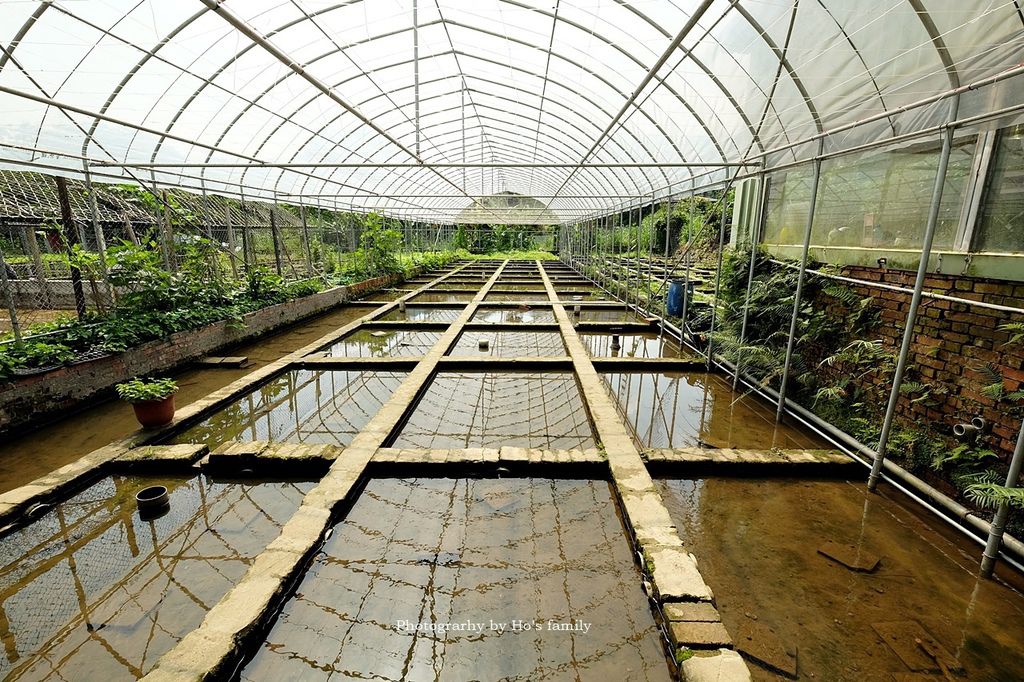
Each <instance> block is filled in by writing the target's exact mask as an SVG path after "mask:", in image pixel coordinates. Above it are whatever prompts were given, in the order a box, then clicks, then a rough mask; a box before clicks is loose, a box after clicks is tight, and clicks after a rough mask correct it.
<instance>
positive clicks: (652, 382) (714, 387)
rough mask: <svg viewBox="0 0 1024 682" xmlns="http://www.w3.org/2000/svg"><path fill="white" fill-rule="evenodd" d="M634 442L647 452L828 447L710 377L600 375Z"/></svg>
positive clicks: (753, 398) (724, 381)
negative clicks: (780, 422)
mask: <svg viewBox="0 0 1024 682" xmlns="http://www.w3.org/2000/svg"><path fill="white" fill-rule="evenodd" d="M602 378H603V379H604V380H605V383H606V384H607V385H608V387H609V389H610V391H611V393H612V396H613V397H614V398H615V400H616V402H617V404H618V407H619V410H620V412H621V413H622V415H623V417H624V418H625V419H626V421H627V422H628V423H629V425H630V427H631V428H632V429H633V431H634V435H635V437H636V439H637V441H638V442H639V443H640V445H641V446H643V447H649V448H685V447H702V446H703V447H715V448H746V449H756V450H767V449H770V448H783V449H792V448H807V449H819V448H828V447H829V445H828V443H827V442H825V441H824V440H822V439H820V438H818V437H817V436H815V435H813V434H811V433H808V432H805V431H804V430H803V429H799V428H796V427H793V426H790V425H788V424H786V423H783V424H777V423H776V422H775V410H774V407H773V406H771V405H769V404H768V403H766V402H764V401H763V400H762V399H760V398H758V397H757V396H754V395H751V394H749V393H744V392H743V391H737V392H734V391H733V390H732V384H731V383H730V382H729V380H728V379H727V378H725V377H723V376H721V375H719V374H717V373H709V372H685V373H675V372H671V373H670V372H631V373H626V372H622V373H608V374H602Z"/></svg>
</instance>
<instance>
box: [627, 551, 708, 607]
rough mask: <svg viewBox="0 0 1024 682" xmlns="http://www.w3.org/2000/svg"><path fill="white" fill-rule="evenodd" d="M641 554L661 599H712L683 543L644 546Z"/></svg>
mask: <svg viewBox="0 0 1024 682" xmlns="http://www.w3.org/2000/svg"><path fill="white" fill-rule="evenodd" d="M643 554H644V560H645V562H646V564H647V568H648V571H649V572H650V574H651V579H652V581H653V582H654V590H655V593H656V594H657V596H658V599H659V601H660V602H678V601H685V602H709V603H713V602H714V600H715V595H714V593H712V591H711V588H710V587H708V585H707V583H705V582H704V578H703V577H701V574H700V571H699V570H698V569H697V560H696V559H694V557H693V555H692V554H690V553H689V552H687V551H686V550H685V549H684V548H683V547H682V546H666V545H646V546H644V548H643Z"/></svg>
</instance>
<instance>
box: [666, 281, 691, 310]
mask: <svg viewBox="0 0 1024 682" xmlns="http://www.w3.org/2000/svg"><path fill="white" fill-rule="evenodd" d="M684 291H686V282H684V281H683V280H681V279H674V280H672V281H670V282H669V283H668V300H666V301H665V307H666V308H667V309H668V314H669V316H671V317H681V316H682V314H683V295H684V294H683V292H684Z"/></svg>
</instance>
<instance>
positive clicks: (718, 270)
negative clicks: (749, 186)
mask: <svg viewBox="0 0 1024 682" xmlns="http://www.w3.org/2000/svg"><path fill="white" fill-rule="evenodd" d="M723 191H724V192H725V193H726V194H728V192H729V188H728V187H726V188H725V189H724V190H723ZM725 203H726V197H725V194H723V195H722V215H721V216H719V218H718V264H717V265H716V267H715V295H714V298H713V299H712V301H711V325H710V327H709V328H708V371H710V370H711V365H712V361H713V358H714V355H715V350H714V348H715V323H716V322H717V321H718V297H719V293H720V292H721V289H722V259H723V258H724V257H725ZM733 210H734V211H735V210H736V202H733ZM730 218H731V216H730Z"/></svg>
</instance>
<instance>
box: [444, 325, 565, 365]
mask: <svg viewBox="0 0 1024 682" xmlns="http://www.w3.org/2000/svg"><path fill="white" fill-rule="evenodd" d="M481 341H486V342H487V348H486V350H481V349H480V342H481ZM448 354H449V355H453V356H458V357H467V356H468V357H481V356H484V357H503V358H526V357H552V356H559V357H564V356H565V355H567V351H566V350H565V344H564V343H562V335H561V334H559V333H558V332H530V331H507V330H502V331H476V330H470V331H465V332H463V333H462V334H460V335H459V340H458V341H456V342H455V346H454V347H453V348H452V350H451V351H450V352H449V353H448Z"/></svg>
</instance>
